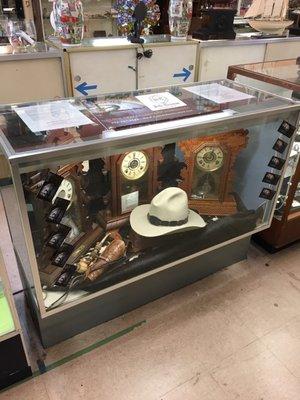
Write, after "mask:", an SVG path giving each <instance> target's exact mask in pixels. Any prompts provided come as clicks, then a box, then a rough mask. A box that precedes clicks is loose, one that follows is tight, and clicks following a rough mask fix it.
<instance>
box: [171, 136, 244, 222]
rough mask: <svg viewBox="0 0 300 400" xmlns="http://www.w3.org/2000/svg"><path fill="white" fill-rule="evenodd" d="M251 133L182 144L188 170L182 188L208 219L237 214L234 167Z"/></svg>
mask: <svg viewBox="0 0 300 400" xmlns="http://www.w3.org/2000/svg"><path fill="white" fill-rule="evenodd" d="M247 134H248V131H247V130H243V129H240V130H234V131H230V132H226V133H221V134H217V135H212V136H203V137H199V138H196V139H189V140H186V141H181V142H179V144H178V145H179V148H180V149H181V150H182V152H183V154H184V157H185V162H186V164H187V168H186V169H184V170H183V171H182V175H183V179H184V180H183V182H182V184H181V188H182V189H184V190H185V191H186V192H187V194H188V197H189V206H190V208H192V209H195V210H197V211H198V212H199V213H200V214H204V215H229V214H233V213H235V212H236V211H237V208H236V201H235V198H234V196H233V194H232V190H233V188H232V181H233V177H234V163H235V160H236V157H237V155H238V154H239V152H240V151H241V150H242V149H243V148H245V147H246V145H247V141H248V138H247Z"/></svg>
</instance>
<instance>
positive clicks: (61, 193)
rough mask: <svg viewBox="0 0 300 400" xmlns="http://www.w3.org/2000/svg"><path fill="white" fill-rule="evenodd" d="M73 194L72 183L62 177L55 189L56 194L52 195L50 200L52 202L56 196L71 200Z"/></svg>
mask: <svg viewBox="0 0 300 400" xmlns="http://www.w3.org/2000/svg"><path fill="white" fill-rule="evenodd" d="M73 196H74V188H73V183H72V182H71V181H70V180H69V179H64V180H63V181H62V183H61V184H60V186H59V188H58V189H57V192H56V195H55V196H54V198H53V200H52V202H53V203H54V201H55V199H56V198H57V197H61V198H63V199H66V200H69V201H72V200H73Z"/></svg>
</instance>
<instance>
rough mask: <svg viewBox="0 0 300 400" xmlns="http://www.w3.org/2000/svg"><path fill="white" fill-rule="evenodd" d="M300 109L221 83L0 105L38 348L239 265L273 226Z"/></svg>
mask: <svg viewBox="0 0 300 400" xmlns="http://www.w3.org/2000/svg"><path fill="white" fill-rule="evenodd" d="M299 109H300V104H295V103H293V102H291V101H289V100H286V99H283V98H280V97H277V96H274V95H271V94H269V93H265V92H261V91H258V90H254V89H252V88H249V87H247V86H244V85H240V84H236V83H233V82H231V81H228V80H222V81H215V82H209V83H193V84H188V85H186V84H185V85H181V86H172V87H164V88H163V87H161V88H156V89H147V90H143V91H135V92H126V93H116V94H110V95H105V96H93V97H91V96H87V97H85V98H76V99H75V98H73V99H72V98H70V99H65V100H58V101H51V102H41V103H28V104H23V105H17V106H16V105H11V106H5V107H2V108H1V110H0V127H1V132H0V140H1V145H2V148H3V152H4V153H5V155H6V157H7V159H8V161H9V163H10V166H11V172H12V177H13V183H14V190H15V196H16V199H17V204H18V208H19V214H20V220H19V221H17V220H16V218H17V216H16V215H15V213H13V212H12V211H11V209H12V208H11V207H12V203H13V202H12V201H11V200H10V201H9V200H7V199H5V198H4V200H5V207H6V212H7V215H8V218H9V219H10V228H11V230H12V232H16V233H15V234H14V233H13V235H12V236H13V237H14V238H16V237H18V240H16V239H15V240H14V245H15V249H16V253H17V255H18V258H19V260H20V265H21V274H22V276H23V279H24V281H25V283H26V286H27V288H28V294H29V295H30V297H31V304H32V307H33V309H34V310H35V313H36V315H37V317H38V319H39V324H40V329H41V330H42V331H44V332H42V337H43V334H44V335H47V333H45V331H47V330H48V332H49V330H51V327H53V325H55V324H56V325H55V326H56V328H57V329H56V330H55V332H54V330H53V335H54V336H55V338H53V337H52V338H49V337H48V338H47V339H45V337H44V344H45V343H46V345H47V344H49V343H53V342H55V341H58V340H61V339H59V338H60V336H59V330H65V331H66V332H69V333H68V334H69V336H70V335H71V334H74V333H76V332H79V331H82V330H84V329H87V326H91V325H92V324H96V323H99V322H101V321H104V320H107V319H109V318H112V317H113V316H116V315H119V314H120V313H122V312H125V311H126V310H128V309H130V308H133V307H136V306H138V305H139V304H143V303H145V302H146V301H148V300H149V299H150V298H151V299H153V298H156V297H159V296H161V295H163V294H166V293H168V292H170V291H171V290H175V289H176V288H178V287H180V286H183V285H184V284H187V283H189V282H191V281H193V280H196V279H199V278H200V277H201V276H204V275H205V274H206V275H207V274H209V273H212V272H213V271H215V270H216V269H217V268H221V266H225V264H224V262H225V261H224V260H225V259H226V263H227V265H229V264H231V263H233V262H236V260H237V259H236V252H238V251H239V250H238V249H237V247H235V248H234V249H235V250H234V251H233V250H232V249H233V247H232V246H235V243H241V241H243V240H245V239H246V238H249V237H250V236H251V235H252V234H253V233H255V232H259V231H261V230H263V229H266V228H268V227H269V225H270V223H271V220H272V216H273V213H274V209H275V206H276V199H277V195H278V191H279V188H280V185H281V182H282V177H281V176H282V175H284V173H285V171H286V164H287V163H286V160H287V158H288V154H289V151H290V149H291V146H292V145H293V141H294V136H295V126H296V123H297V118H298V113H299ZM279 142H283V143H284V150H283V151H280V153H278V152H277V151H276V149H277V146H278V145H279ZM12 214H14V215H12ZM21 227H22V233H20V230H21ZM175 243H176V246H175V245H174V244H175ZM240 247H241V246H240ZM230 249H231V250H230ZM218 251H219V252H220V253H222V255H221V258H222V259H223V260H222V261H217V258H216V257H215V255H216V252H218ZM230 251H231V253H230ZM199 257H200V258H199ZM201 257H202V258H201ZM203 257H205V258H203ZM199 260H201V261H199ZM204 260H206V261H205V263H204ZM234 260H235V261H234ZM192 263H194V264H193V272H191V271H192V269H191V268H192V267H191V264H192ZM210 264H211V265H212V266H211V267H209V268H208V267H207V265H210ZM215 264H216V265H215ZM179 267H180V268H179ZM204 271H205V272H204ZM176 274H177V275H176ZM179 274H180V275H179ZM175 275H176V278H174V276H175ZM151 279H152V281H151ZM154 279H156V280H155V285H154V283H153V282H154ZM175 281H176V283H174V282H175ZM149 282H150V283H149ZM151 282H152V283H153V286H151V287H150V286H149V285H151ZM125 291H126V292H125ZM96 301H97V302H98V303H97V307H96V306H95V304H96V303H95V302H96ZM95 307H96V308H95ZM99 309H101V311H99ZM97 310H98V311H97ZM74 318H75V319H76V324H74V323H71V322H70V321H71V320H72V321H74ZM87 320H89V322H87ZM65 336H67V333H66V335H65Z"/></svg>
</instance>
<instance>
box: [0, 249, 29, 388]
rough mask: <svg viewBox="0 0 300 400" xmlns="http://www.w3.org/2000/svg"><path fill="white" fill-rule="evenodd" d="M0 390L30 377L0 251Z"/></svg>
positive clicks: (19, 327) (20, 331)
mask: <svg viewBox="0 0 300 400" xmlns="http://www.w3.org/2000/svg"><path fill="white" fill-rule="evenodd" d="M0 360H1V362H0V390H1V389H4V388H6V387H7V386H9V385H11V384H13V383H16V382H18V381H20V380H22V379H24V378H27V377H29V376H30V375H31V368H30V366H29V365H28V359H27V355H26V352H25V350H24V345H23V336H22V330H21V326H20V321H19V318H18V314H17V311H16V308H15V304H14V300H13V296H12V293H11V290H10V285H9V280H8V276H7V273H6V269H5V264H4V259H3V256H2V253H1V250H0Z"/></svg>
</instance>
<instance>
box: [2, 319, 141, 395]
mask: <svg viewBox="0 0 300 400" xmlns="http://www.w3.org/2000/svg"><path fill="white" fill-rule="evenodd" d="M145 323H146V320H143V321H140V322H137V323H136V324H134V325H131V326H129V327H128V328H126V329H123V330H122V331H120V332H117V333H114V334H113V335H111V336H108V337H107V338H105V339H102V340H99V342H96V343H94V344H91V345H90V346H88V347H86V348H84V349H82V350H79V351H77V352H76V353H74V354H71V355H69V356H67V357H64V358H62V359H61V360H58V361H55V362H54V363H52V364H49V365H48V366H46V372H45V373H47V372H48V371H51V370H52V369H54V368H57V367H59V366H61V365H63V364H66V363H67V362H69V361H72V360H74V359H75V358H77V357H80V356H82V355H83V354H87V353H89V352H90V351H92V350H94V349H97V348H98V347H101V346H104V345H106V344H107V343H109V342H112V341H113V340H115V339H118V338H120V337H122V336H124V335H127V333H130V332H132V331H133V330H134V329H136V328H139V327H140V326H141V325H143V324H145ZM39 375H42V373H41V372H40V371H34V372H33V373H32V376H31V377H30V378H26V379H23V380H22V381H20V382H17V383H15V384H13V385H11V386H9V387H8V388H7V389H2V390H0V393H3V392H5V391H6V390H9V389H11V388H13V387H15V386H18V385H21V384H22V383H24V382H26V381H29V380H30V379H33V378H36V377H37V376H39Z"/></svg>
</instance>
